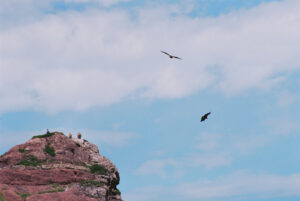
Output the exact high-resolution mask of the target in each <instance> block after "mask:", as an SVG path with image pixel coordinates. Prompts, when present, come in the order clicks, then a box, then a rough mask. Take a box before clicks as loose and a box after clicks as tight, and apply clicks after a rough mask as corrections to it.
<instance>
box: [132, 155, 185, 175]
mask: <svg viewBox="0 0 300 201" xmlns="http://www.w3.org/2000/svg"><path fill="white" fill-rule="evenodd" d="M178 165H180V162H179V161H177V160H174V159H164V160H149V161H146V162H145V163H144V164H142V165H141V166H140V167H139V168H138V169H137V171H136V173H137V174H141V175H148V174H154V175H158V176H160V177H166V176H167V172H168V170H167V169H166V168H168V167H170V166H171V167H172V166H178Z"/></svg>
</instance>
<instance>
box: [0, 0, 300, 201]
mask: <svg viewBox="0 0 300 201" xmlns="http://www.w3.org/2000/svg"><path fill="white" fill-rule="evenodd" d="M299 11H300V2H299V1H297V0H282V1H271V0H269V1H262V0H199V1H193V0H189V1H180V0H173V1H171V0H168V1H159V0H154V1H142V0H140V1H136V0H110V1H109V0H64V1H63V0H45V1H38V0H24V1H22V2H20V1H18V0H11V1H2V2H0V16H1V17H0V42H1V45H0V62H1V63H0V97H1V99H0V136H1V138H2V140H1V141H0V154H1V153H4V152H6V151H7V150H8V149H9V148H11V147H12V146H14V145H16V144H20V143H24V142H25V141H26V140H28V139H30V137H31V136H33V135H36V134H40V133H44V132H45V130H46V129H47V128H48V129H50V130H58V131H63V132H64V133H65V134H68V133H69V132H72V133H77V132H81V133H82V134H83V138H85V139H87V140H89V141H91V142H93V143H95V144H97V145H98V146H99V149H100V153H101V154H102V155H104V156H107V157H108V158H110V159H111V160H112V161H113V162H114V163H115V164H116V165H117V167H118V169H119V171H120V175H121V183H120V185H119V189H120V191H121V192H122V197H123V199H124V200H126V201H167V200H173V201H199V200H207V201H224V200H226V201H231V200H232V201H237V200H241V201H253V200H255V201H295V200H299V199H300V193H299V192H300V171H299V168H298V167H299V165H300V158H299V154H300V147H299V143H300V135H299V133H300V126H299V121H300V115H299V113H298V109H299V103H300V92H299V89H298V86H299V84H300V80H299V75H300V72H299V69H300V59H299V56H298V52H299V51H300V45H299V44H300V39H299V35H300V28H299V27H300V26H299V25H300V24H299V20H298V19H299V18H300V14H299V13H300V12H299ZM160 50H165V51H168V52H170V53H173V54H175V55H178V56H180V57H182V58H183V60H170V59H169V58H168V57H166V56H165V55H163V54H161V52H160ZM209 111H210V112H211V115H210V116H209V118H208V120H207V121H205V122H203V123H200V121H199V120H200V118H201V116H202V115H203V114H205V113H206V112H209Z"/></svg>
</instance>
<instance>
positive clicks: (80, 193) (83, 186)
mask: <svg viewBox="0 0 300 201" xmlns="http://www.w3.org/2000/svg"><path fill="white" fill-rule="evenodd" d="M119 180H120V177H119V172H118V170H117V168H116V167H115V165H114V164H113V163H112V162H111V161H110V160H108V159H107V158H105V157H104V156H101V155H100V154H99V150H98V147H97V146H96V145H94V144H92V143H90V142H88V141H86V140H82V139H78V138H69V137H67V136H65V135H64V134H63V133H60V132H53V133H50V132H47V133H46V134H45V135H40V136H34V137H33V138H32V139H31V140H29V141H27V142H26V143H25V144H21V145H17V146H15V147H13V148H12V149H10V150H9V151H8V152H7V153H5V154H4V155H2V156H1V157H0V201H5V200H6V201H23V200H26V201H96V200H97V201H122V199H121V196H120V191H119V190H118V189H117V185H118V184H119Z"/></svg>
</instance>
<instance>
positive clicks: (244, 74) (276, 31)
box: [0, 0, 300, 112]
mask: <svg viewBox="0 0 300 201" xmlns="http://www.w3.org/2000/svg"><path fill="white" fill-rule="evenodd" d="M299 8H300V2H298V1H295V0H286V1H283V2H279V3H269V4H263V5H261V6H258V7H255V8H253V9H251V10H242V11H238V12H234V13H230V14H228V15H222V16H219V17H216V18H190V17H187V16H184V15H183V13H182V12H179V11H176V9H175V10H174V7H172V6H168V5H165V6H163V7H161V8H160V9H157V8H156V7H154V8H151V9H150V8H143V9H141V10H139V11H138V12H137V15H136V18H132V16H130V14H129V13H127V12H126V11H125V10H120V9H118V10H111V11H101V10H89V9H87V10H84V11H83V12H81V13H78V12H74V11H67V12H61V13H59V14H56V15H50V14H47V15H43V17H36V18H35V20H31V21H30V23H29V22H27V23H26V24H19V25H14V26H8V27H2V28H1V29H0V40H1V46H0V55H1V58H0V59H1V66H0V95H1V104H0V105H1V106H0V111H2V112H3V111H11V110H20V109H25V108H31V109H32V108H33V109H36V110H42V111H47V112H60V111H63V110H84V109H87V108H91V107H95V106H105V105H109V104H112V103H116V102H119V101H122V100H124V99H128V98H134V99H135V98H153V99H157V98H179V97H183V96H187V95H190V94H193V93H196V92H198V91H199V90H201V89H205V88H207V87H215V88H217V89H220V90H221V91H223V92H225V93H229V94H232V93H238V92H243V91H245V90H247V89H249V88H259V89H264V90H266V89H270V88H272V86H274V85H276V84H278V83H279V82H280V80H282V79H286V77H284V76H282V75H280V74H282V73H286V72H291V71H294V70H296V69H299V57H298V55H297V52H299V50H300V45H299V44H300V43H299V42H300V41H299V37H298V36H299V34H300V28H299V27H300V26H299V20H298V18H299V17H300V14H299V12H298V10H299ZM174 12H175V13H176V12H177V13H179V14H178V15H177V16H176V15H175V17H174V15H173V14H174ZM161 49H162V50H165V51H170V52H172V53H174V54H177V55H178V56H181V57H183V60H182V61H176V60H169V59H168V58H167V57H165V55H162V54H161V53H160V52H159V51H160V50H161Z"/></svg>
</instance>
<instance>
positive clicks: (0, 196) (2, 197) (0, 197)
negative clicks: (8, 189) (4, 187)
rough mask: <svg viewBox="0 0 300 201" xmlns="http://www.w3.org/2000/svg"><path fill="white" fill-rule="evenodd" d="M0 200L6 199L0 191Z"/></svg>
mask: <svg viewBox="0 0 300 201" xmlns="http://www.w3.org/2000/svg"><path fill="white" fill-rule="evenodd" d="M0 201H6V199H5V197H4V195H3V193H1V192H0Z"/></svg>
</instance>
